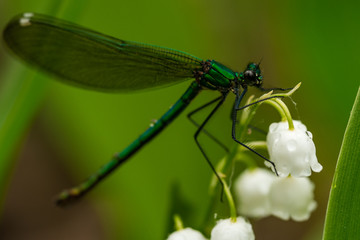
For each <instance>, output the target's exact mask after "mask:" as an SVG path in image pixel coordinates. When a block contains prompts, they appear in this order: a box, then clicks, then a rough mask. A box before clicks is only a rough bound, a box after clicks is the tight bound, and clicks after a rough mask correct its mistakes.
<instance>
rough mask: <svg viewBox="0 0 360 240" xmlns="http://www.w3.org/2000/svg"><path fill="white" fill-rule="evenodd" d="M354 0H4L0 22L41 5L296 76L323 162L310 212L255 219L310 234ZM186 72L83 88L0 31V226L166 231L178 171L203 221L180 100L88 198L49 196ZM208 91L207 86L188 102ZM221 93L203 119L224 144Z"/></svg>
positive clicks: (317, 229) (162, 107)
mask: <svg viewBox="0 0 360 240" xmlns="http://www.w3.org/2000/svg"><path fill="white" fill-rule="evenodd" d="M359 5H360V3H359V2H357V1H343V2H341V4H340V3H338V2H336V1H324V0H319V1H313V0H304V1H282V0H275V1H239V0H238V1H234V0H224V1H214V0H206V1H205V0H181V1H180V0H174V1H165V0H153V1H144V0H132V1H123V0H102V1H95V0H88V1H85V0H83V1H55V0H54V1H51V2H50V1H45V0H32V1H25V0H11V1H10V0H0V29H3V28H4V27H5V25H6V23H7V21H9V19H10V18H11V17H13V16H14V15H16V14H18V13H21V12H39V13H45V14H49V15H53V16H59V17H61V18H64V19H66V20H69V21H73V22H76V23H78V24H81V25H84V26H87V27H89V28H91V29H94V30H97V31H100V32H103V33H106V34H108V35H111V36H115V37H118V38H121V39H125V40H132V41H139V42H145V43H151V44H156V45H160V46H165V47H171V48H174V49H179V50H182V51H185V52H189V53H191V54H193V55H195V56H198V57H201V58H203V59H216V60H217V61H219V62H222V63H224V64H226V65H228V66H229V67H231V68H232V69H234V70H238V71H241V70H243V68H244V67H245V66H246V64H247V63H248V62H249V61H259V60H260V59H262V68H263V71H264V76H265V86H268V87H275V86H278V87H292V86H294V85H295V84H296V83H298V82H300V81H301V82H302V83H303V84H302V87H301V88H300V90H299V91H298V92H297V93H296V94H295V95H294V96H293V100H294V101H295V102H296V103H297V109H295V110H294V109H293V115H294V116H295V118H299V117H300V118H301V120H302V121H303V122H304V123H305V124H306V125H307V126H308V129H309V130H310V131H311V132H312V133H313V135H314V141H315V143H316V145H317V156H318V159H319V162H320V163H321V164H322V165H323V166H324V170H323V171H322V172H321V173H319V174H314V175H313V176H312V177H311V178H312V180H313V181H314V182H315V184H316V190H315V197H316V200H317V202H318V208H317V210H316V211H315V212H314V213H313V214H312V216H311V218H310V220H309V221H307V222H302V223H297V222H293V221H281V220H278V219H275V218H272V217H269V218H266V219H263V220H259V221H253V224H254V229H255V231H256V237H257V239H277V240H280V239H294V240H295V239H320V238H321V233H322V228H323V222H324V218H325V212H326V204H327V198H328V194H329V188H330V184H331V181H332V176H333V173H334V169H335V164H336V159H337V156H338V152H339V149H340V145H341V141H342V136H343V133H344V130H345V127H346V123H347V119H348V117H349V113H350V110H351V106H352V103H353V101H354V98H355V94H356V92H357V88H358V86H359V83H360V81H359V78H358V68H359V63H360V60H359V53H360V48H359V42H360V31H359V29H360V26H359V23H360V17H359V14H358V12H359ZM188 84H189V82H185V83H182V84H179V85H176V86H173V87H169V88H163V89H157V90H153V91H144V92H140V93H134V94H125V95H114V94H104V93H98V92H92V91H87V90H83V89H78V88H74V87H71V86H66V85H63V84H61V83H59V82H57V81H53V80H50V78H49V77H47V76H44V75H41V73H38V72H36V71H34V70H32V69H30V68H28V67H26V66H25V65H23V64H22V63H20V62H18V61H17V60H16V59H15V58H13V57H11V55H10V54H9V53H8V51H6V49H5V47H4V45H3V44H1V46H0V174H1V175H0V186H1V187H0V190H1V192H0V199H1V201H0V203H1V208H0V214H1V215H0V239H6V240H9V239H37V240H39V239H77V240H79V239H87V240H88V239H127V240H129V239H131V240H137V239H139V240H140V239H141V240H143V239H148V240H152V239H154V240H158V239H165V238H166V230H167V227H168V226H169V225H171V224H172V223H171V219H169V217H168V212H169V208H170V205H171V188H172V186H173V184H174V183H177V184H178V185H179V186H180V189H181V195H183V197H184V198H185V199H187V201H188V202H189V204H191V205H192V206H193V216H194V217H193V219H194V222H195V223H196V224H199V222H201V220H202V218H203V215H204V214H205V212H206V205H207V203H208V195H207V194H208V193H207V190H208V184H209V179H210V177H211V171H210V169H209V167H208V165H207V164H206V162H205V161H204V160H203V157H202V155H201V154H200V152H199V150H198V149H197V147H196V145H195V144H194V141H193V133H194V132H195V130H196V129H195V127H194V126H193V125H192V124H191V123H190V122H189V121H188V120H187V119H186V115H185V114H182V115H181V116H180V117H178V119H177V120H176V121H174V122H173V123H172V124H171V126H169V128H168V129H166V131H164V132H163V133H162V134H161V135H160V136H159V137H157V138H156V139H155V140H153V141H152V142H151V143H150V144H149V145H148V146H146V147H145V148H144V149H143V150H142V151H141V152H139V153H138V154H136V155H135V156H134V157H133V158H132V159H131V161H129V162H127V163H126V164H125V165H123V166H122V167H121V168H120V169H119V170H118V171H116V172H115V173H114V174H112V176H111V177H109V178H108V179H107V180H106V181H104V182H103V183H102V184H101V185H99V186H98V187H97V188H96V189H94V191H92V192H91V193H90V194H89V195H87V196H86V198H85V199H83V200H82V201H80V202H79V203H77V204H75V205H73V206H71V207H69V208H65V209H59V208H57V207H55V206H54V204H53V199H54V197H55V196H56V194H57V193H58V192H59V191H61V190H62V189H63V188H67V187H69V186H71V185H73V184H76V183H79V181H81V180H82V179H84V178H86V177H87V176H88V175H89V174H91V173H92V172H93V171H95V170H96V169H97V168H98V167H99V166H101V165H102V164H104V163H105V162H106V161H107V160H109V159H110V157H111V156H112V154H113V153H115V152H116V151H120V150H121V149H122V148H124V147H126V146H127V144H129V143H130V142H131V141H132V140H133V139H135V138H136V137H137V136H138V135H139V134H140V133H141V132H142V131H143V130H145V129H146V127H147V126H148V124H149V123H150V122H151V120H152V119H156V118H158V117H160V116H161V114H163V113H164V112H165V111H166V110H167V109H168V107H169V106H170V105H171V104H173V103H174V102H175V101H176V100H177V98H178V97H179V96H180V95H181V94H182V93H183V91H185V89H186V88H187V86H188ZM255 93H256V91H255ZM257 93H258V92H257ZM258 94H259V93H258ZM215 96H217V95H216V93H212V92H204V93H203V94H201V96H199V97H198V98H197V99H196V100H195V101H194V103H193V104H191V106H190V107H189V109H194V108H195V107H196V106H200V105H201V103H204V102H206V101H207V100H209V99H212V98H214V97H215ZM231 100H232V98H229V100H228V102H227V104H226V106H225V107H224V108H223V109H222V110H221V111H220V112H219V114H217V116H216V118H215V119H214V121H213V122H212V124H211V129H212V132H214V133H215V134H216V135H217V136H218V137H219V138H220V139H224V141H225V142H226V143H229V144H232V142H231V141H230V140H229V139H230V137H231V136H230V131H229V129H230V120H229V110H230V108H231ZM268 110H270V111H266V109H265V110H264V111H263V112H262V113H261V114H259V116H257V117H256V118H255V121H256V124H257V125H258V126H259V125H260V127H262V128H263V129H266V127H267V126H268V124H269V122H271V121H275V120H278V119H277V115H276V113H274V111H271V109H268ZM297 111H298V112H299V113H297ZM205 115H206V114H205V113H204V114H203V115H202V114H200V115H199V119H201V118H203V117H205ZM204 141H206V140H204ZM211 149H212V148H211ZM212 152H213V154H211V156H212V159H213V161H216V160H218V159H220V157H221V156H222V155H223V153H222V152H221V150H218V149H216V148H214V150H213V151H212ZM259 162H261V161H259ZM185 225H186V223H185Z"/></svg>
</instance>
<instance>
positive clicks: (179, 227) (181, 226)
mask: <svg viewBox="0 0 360 240" xmlns="http://www.w3.org/2000/svg"><path fill="white" fill-rule="evenodd" d="M174 223H175V229H176V231H179V230H182V229H184V224H183V222H182V220H181V217H180V216H179V215H178V214H175V215H174Z"/></svg>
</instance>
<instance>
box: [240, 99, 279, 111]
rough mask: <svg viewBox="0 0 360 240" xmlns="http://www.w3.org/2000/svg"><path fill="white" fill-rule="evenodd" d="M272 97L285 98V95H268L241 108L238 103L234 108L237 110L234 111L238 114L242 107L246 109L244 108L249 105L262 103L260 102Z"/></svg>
mask: <svg viewBox="0 0 360 240" xmlns="http://www.w3.org/2000/svg"><path fill="white" fill-rule="evenodd" d="M271 98H284V96H271V97H267V98H264V99H260V100H258V101H255V102H253V103H250V104H248V105H245V106H242V107H240V108H239V106H238V105H237V106H236V105H235V106H234V108H235V111H234V112H235V114H237V111H239V110H242V109H244V108H247V107H250V106H253V105H256V104H258V103H260V102H263V101H266V100H269V99H271Z"/></svg>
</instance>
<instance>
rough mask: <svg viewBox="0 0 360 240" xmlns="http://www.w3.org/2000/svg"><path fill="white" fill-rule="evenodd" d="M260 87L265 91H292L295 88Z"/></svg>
mask: <svg viewBox="0 0 360 240" xmlns="http://www.w3.org/2000/svg"><path fill="white" fill-rule="evenodd" d="M259 89H260V90H261V91H263V92H267V91H272V90H274V91H276V90H278V91H290V90H292V89H293V88H263V87H259Z"/></svg>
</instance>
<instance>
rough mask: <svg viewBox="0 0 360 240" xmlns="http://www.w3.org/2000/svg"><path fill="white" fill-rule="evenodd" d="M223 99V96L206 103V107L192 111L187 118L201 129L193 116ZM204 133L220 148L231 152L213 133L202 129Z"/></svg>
mask: <svg viewBox="0 0 360 240" xmlns="http://www.w3.org/2000/svg"><path fill="white" fill-rule="evenodd" d="M222 98H223V96H220V97H217V98H215V99H213V100H211V101H210V102H208V103H205V104H204V105H202V106H200V107H198V108H196V109H195V110H193V111H191V112H190V113H189V114H188V115H187V118H188V119H189V120H190V122H192V123H193V124H194V125H195V126H196V127H199V126H200V124H199V123H197V122H196V121H195V120H194V119H193V118H192V115H194V114H195V113H198V112H199V111H200V110H203V109H205V108H206V107H208V106H210V105H212V104H213V103H216V102H217V101H220V100H221V99H222ZM202 132H203V133H205V134H206V135H207V136H208V137H209V138H210V139H212V140H213V141H214V142H215V143H217V144H218V145H219V146H220V147H222V148H223V149H224V150H225V152H229V148H228V147H227V146H226V145H225V144H224V143H222V142H221V141H220V140H219V139H217V138H216V137H214V136H213V135H212V134H211V133H209V132H208V131H206V130H205V129H202Z"/></svg>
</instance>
